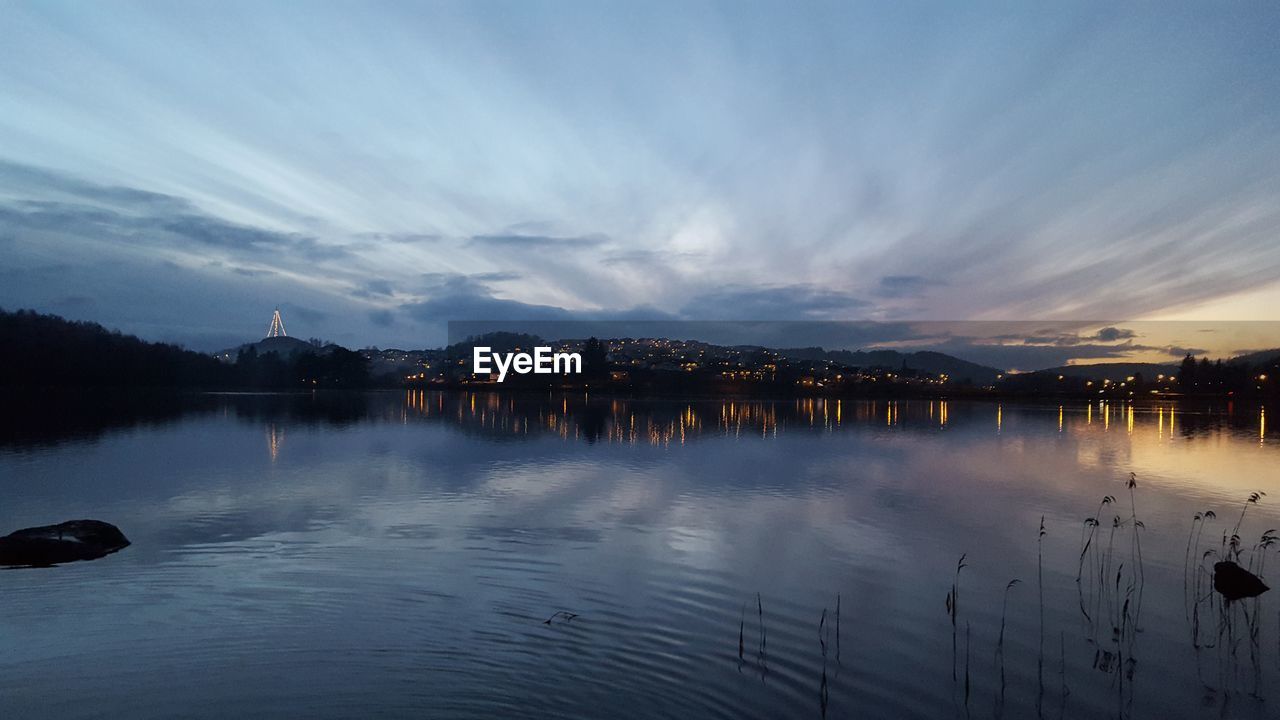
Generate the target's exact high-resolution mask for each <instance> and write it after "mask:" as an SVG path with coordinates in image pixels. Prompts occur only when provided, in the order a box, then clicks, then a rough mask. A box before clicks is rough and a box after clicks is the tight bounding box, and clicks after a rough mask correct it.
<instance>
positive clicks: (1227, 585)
mask: <svg viewBox="0 0 1280 720" xmlns="http://www.w3.org/2000/svg"><path fill="white" fill-rule="evenodd" d="M1213 589H1214V590H1217V591H1218V592H1219V593H1221V594H1222V597H1224V598H1226V599H1227V602H1231V601H1232V600H1241V599H1243V598H1251V597H1257V596H1259V595H1261V594H1262V593H1264V592H1266V591H1267V590H1270V588H1268V587H1267V585H1266V583H1264V582H1262V579H1261V578H1259V577H1258V576H1257V575H1254V574H1253V573H1251V572H1249V571H1248V570H1245V569H1244V568H1242V567H1240V566H1239V565H1237V564H1235V563H1233V562H1231V561H1230V560H1223V561H1222V562H1219V563H1214V565H1213Z"/></svg>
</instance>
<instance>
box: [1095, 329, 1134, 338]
mask: <svg viewBox="0 0 1280 720" xmlns="http://www.w3.org/2000/svg"><path fill="white" fill-rule="evenodd" d="M1137 336H1138V334H1137V333H1135V332H1134V331H1132V330H1126V329H1124V328H1118V327H1104V328H1102V329H1101V330H1099V331H1098V332H1097V333H1095V334H1094V336H1093V337H1094V338H1095V339H1097V340H1101V341H1103V342H1116V341H1117V340H1127V339H1129V338H1135V337H1137Z"/></svg>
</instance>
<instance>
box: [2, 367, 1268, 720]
mask: <svg viewBox="0 0 1280 720" xmlns="http://www.w3.org/2000/svg"><path fill="white" fill-rule="evenodd" d="M6 414H7V415H8V419H7V420H6V421H5V425H4V426H3V431H4V435H3V439H0V491H2V492H3V498H4V501H3V503H0V533H7V532H10V531H12V530H16V529H18V528H21V527H27V526H32V525H43V524H48V523H54V522H59V521H62V520H70V519H75V518H82V517H83V518H95V519H100V520H105V521H108V522H111V523H114V524H116V525H118V526H119V527H120V528H121V529H122V530H123V531H124V533H125V534H126V535H127V536H128V537H129V539H130V540H131V541H132V542H133V544H132V546H130V547H128V548H125V549H124V550H122V551H120V552H119V553H116V554H113V555H110V556H108V557H106V558H103V559H100V560H95V561H89V562H79V563H72V564H68V565H64V566H61V567H55V568H36V569H11V570H6V571H3V572H0V716H2V717H5V718H26V717H32V718H41V717H57V718H62V719H67V718H90V717H101V718H117V717H131V718H152V717H155V718H160V717H176V716H181V717H207V718H222V717H251V716H259V717H299V718H304V717H305V718H347V717H370V718H373V717H408V716H413V717H441V718H446V717H447V718H489V717H504V718H512V717H548V716H553V717H581V718H604V717H609V718H625V717H636V718H641V717H643V718H652V717H670V718H695V717H696V718H703V717H725V718H741V717H824V716H825V717H829V718H844V717H894V718H899V717H920V718H939V717H969V716H977V717H992V716H995V717H1000V716H1004V717H1009V718H1024V717H1037V716H1041V717H1049V718H1059V717H1066V718H1081V717H1100V718H1101V717H1133V718H1174V717H1200V716H1203V717H1215V718H1216V717H1232V718H1254V717H1256V718H1263V717H1277V716H1278V715H1280V612H1278V609H1280V603H1278V602H1277V597H1278V596H1280V593H1278V592H1277V591H1272V592H1269V593H1266V594H1264V595H1262V596H1261V597H1260V598H1257V599H1254V600H1244V601H1239V602H1235V603H1231V604H1230V605H1224V604H1223V603H1222V602H1220V601H1219V599H1218V597H1217V595H1216V594H1215V593H1213V591H1212V579H1211V577H1210V573H1211V572H1212V566H1213V563H1214V562H1215V561H1216V560H1218V559H1222V558H1223V557H1224V556H1227V555H1231V556H1233V557H1235V556H1237V554H1238V558H1239V561H1240V564H1241V565H1244V566H1250V563H1252V567H1254V569H1255V570H1261V572H1262V574H1263V575H1267V574H1268V571H1269V568H1271V567H1277V568H1280V558H1276V557H1274V555H1275V554H1276V550H1277V548H1275V547H1272V548H1270V549H1268V548H1261V547H1256V545H1257V544H1258V543H1259V541H1260V538H1261V536H1262V535H1263V534H1264V531H1268V530H1271V529H1273V528H1276V527H1280V435H1278V434H1277V432H1276V430H1275V429H1274V427H1275V426H1280V419H1276V420H1275V421H1273V425H1272V426H1268V425H1267V420H1268V418H1267V417H1266V415H1265V411H1263V410H1261V409H1260V408H1257V407H1256V406H1255V407H1243V406H1241V407H1235V406H1231V405H1222V406H1214V407H1200V408H1192V407H1180V406H1178V405H1176V404H1169V403H1166V404H1163V405H1160V404H1153V405H1141V406H1133V405H1128V404H1123V403H1119V404H1117V403H1109V404H1108V403H1094V404H1091V405H1068V406H1065V407H1060V406H1058V405H1056V404H1039V405H1028V404H1023V405H1019V404H1013V403H1007V402H1006V403H994V402H992V403H985V402H957V401H951V402H944V401H938V400H933V401H930V400H900V401H886V400H878V401H870V400H868V401H856V400H841V401H836V400H825V401H824V400H822V399H802V400H787V401H781V402H765V401H751V400H733V401H728V400H726V401H698V402H675V401H638V400H622V399H609V398H595V397H585V396H582V395H573V396H560V395H552V396H536V395H534V396H522V395H497V394H468V393H433V392H427V391H406V392H390V393H375V394H368V395H349V396H347V395H323V394H320V395H204V396H185V397H168V398H147V399H140V398H103V397H97V396H93V395H92V394H86V395H59V396H50V397H47V398H42V399H40V400H39V401H38V402H35V403H31V402H26V403H10V404H9V409H7V410H6ZM1131 473H1132V474H1133V475H1132V477H1133V478H1134V480H1135V482H1136V486H1134V487H1132V488H1130V487H1129V482H1128V481H1129V479H1130V477H1131V475H1130V474H1131ZM1258 491H1262V492H1266V493H1268V495H1267V496H1263V497H1259V498H1258V499H1257V502H1248V498H1249V496H1250V494H1251V493H1254V492H1258ZM1106 496H1113V497H1114V498H1115V500H1114V501H1107V502H1105V503H1103V502H1102V501H1103V498H1104V497H1106ZM1100 504H1101V507H1100ZM1204 511H1213V513H1214V517H1212V518H1210V519H1207V520H1197V519H1196V516H1197V513H1203V512H1204ZM1242 513H1243V515H1242ZM1042 518H1043V536H1042V535H1041V523H1042ZM1086 518H1096V519H1097V520H1098V523H1097V526H1096V527H1092V526H1090V525H1087V524H1086V523H1085V519H1086ZM1139 523H1140V526H1139ZM1237 527H1238V535H1239V537H1240V540H1239V543H1238V545H1239V547H1238V550H1233V549H1232V547H1231V545H1232V543H1231V542H1230V540H1229V539H1228V540H1224V538H1223V535H1224V533H1227V534H1231V533H1232V532H1233V531H1235V530H1236V528H1237ZM1082 548H1085V549H1084V551H1083V554H1082ZM1210 551H1211V552H1210ZM1205 553H1210V554H1209V555H1208V556H1207V559H1206V557H1205ZM1267 555H1269V556H1270V557H1267V559H1266V565H1265V566H1263V567H1259V564H1260V563H1261V562H1262V558H1263V557H1264V556H1267ZM962 556H963V557H964V563H963V564H964V567H963V569H961V570H960V571H959V575H958V580H957V566H958V563H959V562H960V560H961V557H962ZM1201 567H1202V568H1204V569H1203V570H1197V568H1201ZM1015 579H1016V580H1018V581H1019V582H1017V583H1014V584H1012V586H1010V582H1011V581H1013V580H1015ZM953 587H954V589H955V594H954V596H953V595H952V594H951V593H952V591H953ZM953 598H954V600H955V602H952V600H953ZM952 610H954V613H953V612H952Z"/></svg>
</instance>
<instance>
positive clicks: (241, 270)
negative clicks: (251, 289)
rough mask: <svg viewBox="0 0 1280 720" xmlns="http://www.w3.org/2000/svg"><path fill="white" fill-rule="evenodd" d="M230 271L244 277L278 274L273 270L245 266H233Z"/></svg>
mask: <svg viewBox="0 0 1280 720" xmlns="http://www.w3.org/2000/svg"><path fill="white" fill-rule="evenodd" d="M220 264H221V263H219V265H220ZM231 272H233V273H235V274H237V275H243V276H245V277H250V278H259V277H271V276H272V275H279V274H280V273H278V272H276V271H275V270H267V269H265V268H247V267H233V268H231Z"/></svg>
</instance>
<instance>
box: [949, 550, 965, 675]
mask: <svg viewBox="0 0 1280 720" xmlns="http://www.w3.org/2000/svg"><path fill="white" fill-rule="evenodd" d="M965 557H967V553H965V554H961V555H960V560H959V561H958V562H956V576H955V579H954V580H952V581H951V590H950V591H949V592H948V593H947V616H948V617H950V618H951V681H952V682H955V680H956V664H957V656H958V651H957V639H956V636H957V634H958V627H957V625H956V616H957V614H958V613H959V606H960V571H961V570H963V569H965V568H966V567H968V566H967V565H965V564H964V559H965ZM966 651H967V650H966ZM966 673H967V670H966ZM966 682H967V681H966Z"/></svg>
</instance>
